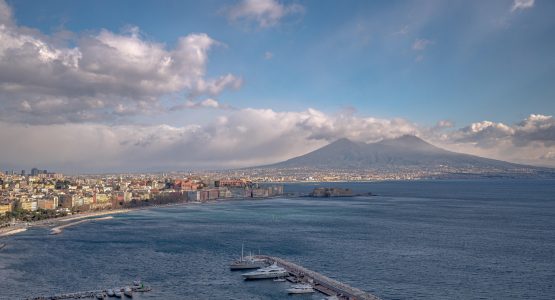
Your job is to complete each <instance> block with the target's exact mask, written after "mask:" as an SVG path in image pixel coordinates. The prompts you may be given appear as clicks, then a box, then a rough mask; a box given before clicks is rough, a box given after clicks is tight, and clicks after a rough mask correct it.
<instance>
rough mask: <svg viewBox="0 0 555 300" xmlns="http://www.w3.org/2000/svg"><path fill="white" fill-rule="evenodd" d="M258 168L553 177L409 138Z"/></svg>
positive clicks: (336, 145) (349, 144)
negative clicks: (410, 171)
mask: <svg viewBox="0 0 555 300" xmlns="http://www.w3.org/2000/svg"><path fill="white" fill-rule="evenodd" d="M258 168H261V169H264V168H271V169H319V170H353V171H354V170H381V171H391V172H396V171H401V170H413V171H414V170H423V171H428V172H436V173H437V172H440V173H476V174H484V173H488V174H491V173H526V174H529V173H538V172H547V173H554V174H555V172H554V170H553V169H548V168H540V167H533V166H526V165H520V164H515V163H509V162H505V161H500V160H495V159H489V158H483V157H479V156H474V155H468V154H461V153H456V152H451V151H447V150H444V149H441V148H438V147H436V146H434V145H431V144H429V143H427V142H425V141H424V140H422V139H420V138H418V137H416V136H412V135H404V136H401V137H399V138H395V139H388V140H382V141H380V142H376V143H370V144H367V143H362V142H354V141H351V140H349V139H346V138H343V139H339V140H337V141H335V142H333V143H331V144H329V145H327V146H324V147H322V148H320V149H317V150H315V151H313V152H310V153H307V154H305V155H302V156H298V157H295V158H292V159H289V160H286V161H283V162H279V163H276V164H272V165H266V166H261V167H258Z"/></svg>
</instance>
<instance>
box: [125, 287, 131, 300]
mask: <svg viewBox="0 0 555 300" xmlns="http://www.w3.org/2000/svg"><path fill="white" fill-rule="evenodd" d="M123 294H124V295H125V296H127V297H129V298H133V290H132V289H131V288H130V287H128V286H126V287H125V288H124V289H123Z"/></svg>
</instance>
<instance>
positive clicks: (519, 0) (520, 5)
mask: <svg viewBox="0 0 555 300" xmlns="http://www.w3.org/2000/svg"><path fill="white" fill-rule="evenodd" d="M533 6H534V0H514V2H513V6H512V7H511V11H512V12H514V11H516V10H519V9H527V8H531V7H533Z"/></svg>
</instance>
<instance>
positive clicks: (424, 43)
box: [412, 39, 434, 51]
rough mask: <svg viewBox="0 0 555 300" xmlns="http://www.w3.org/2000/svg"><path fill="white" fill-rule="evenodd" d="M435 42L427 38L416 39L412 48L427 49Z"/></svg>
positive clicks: (416, 49)
mask: <svg viewBox="0 0 555 300" xmlns="http://www.w3.org/2000/svg"><path fill="white" fill-rule="evenodd" d="M433 43H434V42H432V41H430V40H427V39H416V40H414V42H413V43H412V50H415V51H422V50H426V48H427V47H428V46H429V45H432V44H433Z"/></svg>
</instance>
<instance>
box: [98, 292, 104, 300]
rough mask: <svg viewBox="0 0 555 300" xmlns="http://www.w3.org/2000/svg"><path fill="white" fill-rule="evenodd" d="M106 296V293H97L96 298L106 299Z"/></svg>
mask: <svg viewBox="0 0 555 300" xmlns="http://www.w3.org/2000/svg"><path fill="white" fill-rule="evenodd" d="M104 298H105V296H104V293H98V294H96V299H104Z"/></svg>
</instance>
